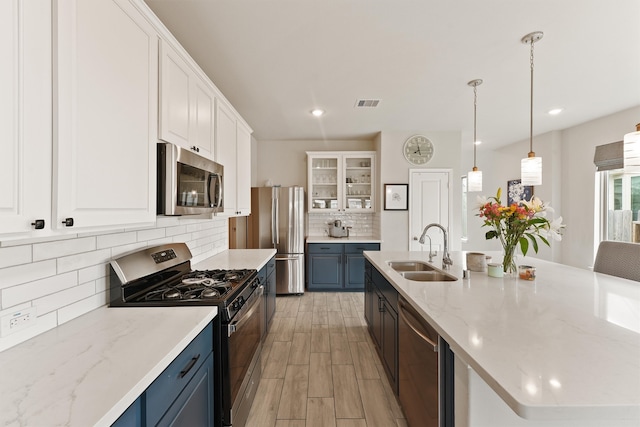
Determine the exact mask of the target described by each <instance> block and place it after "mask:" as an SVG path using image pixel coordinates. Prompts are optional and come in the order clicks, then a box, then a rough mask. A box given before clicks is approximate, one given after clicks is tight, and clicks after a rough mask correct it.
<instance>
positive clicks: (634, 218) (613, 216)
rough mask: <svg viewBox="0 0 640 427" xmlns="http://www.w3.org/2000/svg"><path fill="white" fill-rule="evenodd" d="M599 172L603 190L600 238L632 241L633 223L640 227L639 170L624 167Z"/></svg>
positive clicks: (634, 225)
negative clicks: (629, 170)
mask: <svg viewBox="0 0 640 427" xmlns="http://www.w3.org/2000/svg"><path fill="white" fill-rule="evenodd" d="M598 173H599V174H601V182H602V190H603V191H602V194H601V200H602V202H601V203H602V210H601V212H602V215H603V217H604V218H603V219H604V221H602V225H601V227H602V228H603V230H601V235H602V239H603V240H617V241H623V242H633V241H634V227H638V228H640V174H638V173H629V172H625V170H624V169H616V170H610V171H603V172H598ZM636 233H637V232H636ZM636 239H637V238H636Z"/></svg>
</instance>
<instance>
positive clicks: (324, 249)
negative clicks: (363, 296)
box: [307, 243, 380, 291]
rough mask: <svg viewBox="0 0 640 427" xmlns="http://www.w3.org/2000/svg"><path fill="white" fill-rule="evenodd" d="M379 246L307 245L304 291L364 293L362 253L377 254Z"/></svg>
mask: <svg viewBox="0 0 640 427" xmlns="http://www.w3.org/2000/svg"><path fill="white" fill-rule="evenodd" d="M379 250H380V244H379V243H309V244H308V245H307V290H309V291H362V290H364V288H365V286H364V265H365V263H364V255H362V252H363V251H379Z"/></svg>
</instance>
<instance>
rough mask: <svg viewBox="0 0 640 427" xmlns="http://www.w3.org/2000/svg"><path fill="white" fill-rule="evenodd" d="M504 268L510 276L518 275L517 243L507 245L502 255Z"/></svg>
mask: <svg viewBox="0 0 640 427" xmlns="http://www.w3.org/2000/svg"><path fill="white" fill-rule="evenodd" d="M502 270H503V271H504V275H505V276H508V277H516V275H517V274H518V266H517V265H516V245H505V246H504V254H503V257H502Z"/></svg>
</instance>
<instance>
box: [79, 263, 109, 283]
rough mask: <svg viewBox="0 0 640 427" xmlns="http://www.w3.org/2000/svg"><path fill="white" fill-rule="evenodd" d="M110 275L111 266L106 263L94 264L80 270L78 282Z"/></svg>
mask: <svg viewBox="0 0 640 427" xmlns="http://www.w3.org/2000/svg"><path fill="white" fill-rule="evenodd" d="M108 275H109V268H108V266H107V265H106V264H98V265H92V266H91V267H87V268H82V269H80V270H78V283H79V284H82V283H86V282H88V281H90V280H96V279H99V278H101V277H106V276H108Z"/></svg>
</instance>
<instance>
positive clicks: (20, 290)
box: [0, 271, 78, 309]
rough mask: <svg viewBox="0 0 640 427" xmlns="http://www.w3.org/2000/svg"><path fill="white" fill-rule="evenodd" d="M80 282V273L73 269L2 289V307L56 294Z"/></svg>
mask: <svg viewBox="0 0 640 427" xmlns="http://www.w3.org/2000/svg"><path fill="white" fill-rule="evenodd" d="M77 284H78V273H77V272H76V271H71V272H69V273H65V274H59V275H57V276H51V277H47V278H46V279H41V280H34V281H33V282H28V283H25V284H22V285H17V286H12V287H10V288H6V289H2V291H0V292H2V308H3V309H5V308H7V307H12V306H14V305H17V304H20V303H23V302H27V301H31V300H34V299H37V298H40V297H43V296H45V295H50V294H55V293H56V292H61V291H63V290H65V289H67V288H71V287H73V286H76V285H77Z"/></svg>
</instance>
